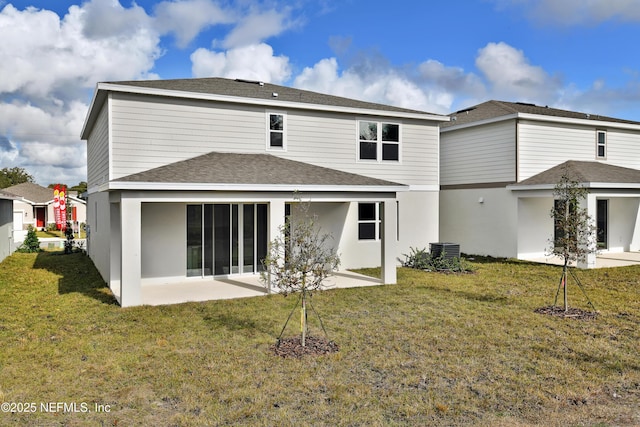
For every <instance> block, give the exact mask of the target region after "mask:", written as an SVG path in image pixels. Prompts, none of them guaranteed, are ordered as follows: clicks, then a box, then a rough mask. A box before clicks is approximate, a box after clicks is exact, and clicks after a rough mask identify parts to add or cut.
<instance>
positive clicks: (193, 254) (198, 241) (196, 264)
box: [187, 205, 202, 277]
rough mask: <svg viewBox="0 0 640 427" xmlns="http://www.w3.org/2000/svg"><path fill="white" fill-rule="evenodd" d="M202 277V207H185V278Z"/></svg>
mask: <svg viewBox="0 0 640 427" xmlns="http://www.w3.org/2000/svg"><path fill="white" fill-rule="evenodd" d="M200 275H202V205H188V206H187V277H191V276H200Z"/></svg>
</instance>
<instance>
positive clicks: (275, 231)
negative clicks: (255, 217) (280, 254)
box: [259, 200, 285, 293]
mask: <svg viewBox="0 0 640 427" xmlns="http://www.w3.org/2000/svg"><path fill="white" fill-rule="evenodd" d="M269 206H270V209H269V243H270V242H272V241H273V239H275V238H276V237H277V236H279V235H280V230H281V229H282V227H283V226H284V221H285V218H284V200H271V202H270V203H269ZM259 261H260V262H261V261H262V260H259ZM282 262H284V260H282ZM268 282H269V283H268V288H267V292H268V293H271V275H269V279H268Z"/></svg>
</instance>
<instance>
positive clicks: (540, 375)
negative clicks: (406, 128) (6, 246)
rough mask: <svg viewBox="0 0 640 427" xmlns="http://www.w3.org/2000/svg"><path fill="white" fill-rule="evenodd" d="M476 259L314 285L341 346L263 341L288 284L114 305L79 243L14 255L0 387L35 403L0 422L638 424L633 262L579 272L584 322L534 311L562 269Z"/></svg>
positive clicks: (2, 283)
mask: <svg viewBox="0 0 640 427" xmlns="http://www.w3.org/2000/svg"><path fill="white" fill-rule="evenodd" d="M473 267H474V268H475V269H476V273H475V274H467V275H446V274H438V273H425V272H420V271H414V270H408V269H399V270H398V281H399V284H398V285H393V286H377V287H368V288H356V289H337V290H330V291H326V292H322V293H317V294H316V295H314V297H313V305H314V307H315V309H316V310H318V311H319V312H320V313H321V315H322V316H323V319H322V320H323V321H324V324H325V326H326V328H327V330H328V332H329V334H330V338H331V339H333V340H335V341H336V342H337V343H338V344H339V346H340V351H339V352H338V353H334V354H330V355H327V356H322V357H305V358H302V359H284V358H280V357H277V356H275V355H273V354H272V353H271V352H270V351H269V347H270V346H271V345H272V344H273V343H274V341H275V339H276V337H277V336H278V334H279V333H280V330H281V328H282V326H283V324H284V321H285V320H286V318H287V316H288V314H289V312H290V310H291V308H292V306H293V305H294V304H295V299H294V297H288V298H283V297H282V296H279V295H273V296H268V297H256V298H248V299H238V300H226V301H212V302H207V303H188V304H180V305H173V306H163V307H138V308H128V309H122V308H119V307H118V306H117V305H115V303H114V302H113V299H112V297H111V295H110V292H109V291H108V290H107V289H106V288H105V286H104V283H102V281H101V279H100V277H99V275H98V274H97V273H96V271H95V269H94V268H93V266H92V264H91V263H90V261H89V260H88V258H86V256H84V255H83V254H79V253H78V254H72V255H61V254H57V253H40V254H14V255H12V256H11V257H9V258H7V259H6V260H5V261H4V262H3V263H2V264H0V346H1V347H0V402H3V403H9V402H11V403H13V405H12V406H13V408H14V409H15V408H18V404H22V407H21V408H22V410H24V409H25V405H24V404H28V405H27V406H26V407H27V409H34V408H33V407H31V406H30V404H31V403H35V404H36V405H35V409H36V410H35V412H33V413H7V412H4V409H3V412H2V413H0V425H25V426H27V425H29V426H32V425H45V426H63V425H64V426H87V425H96V426H114V425H117V426H130V425H154V426H174V425H176V426H191V425H195V426H209V425H257V426H281V425H300V426H304V425H320V426H336V425H338V426H342V425H344V426H359V425H367V426H386V425H411V426H414V425H443V426H452V425H453V426H455V425H477V426H538V425H539V426H584V425H586V426H637V425H640V409H639V408H640V356H639V355H638V352H639V342H640V328H639V326H640V268H638V267H625V268H618V269H606V270H594V271H580V272H578V274H579V275H580V278H581V279H582V281H583V284H584V287H585V290H586V291H587V293H588V294H589V297H590V298H591V300H592V301H593V302H594V304H595V305H596V308H598V310H600V316H599V317H598V318H597V319H596V320H588V321H580V320H575V319H559V318H553V317H550V316H544V315H540V314H536V313H534V309H536V308H538V307H541V306H545V305H548V304H550V303H551V302H553V297H554V296H555V292H556V286H557V279H558V278H559V274H560V270H559V268H556V267H549V266H541V265H533V264H528V263H518V262H501V261H488V262H478V263H474V264H473ZM365 272H368V273H371V274H377V273H378V271H377V270H366V271H365ZM569 289H570V290H571V291H572V294H571V295H570V300H569V301H570V304H571V303H573V304H572V305H574V306H578V307H581V308H588V307H587V306H586V301H585V299H584V297H583V296H582V294H581V292H580V291H579V289H578V288H577V287H575V286H573V287H570V288H569ZM310 320H311V321H312V333H313V334H318V333H320V332H319V331H321V329H320V328H319V326H318V324H317V323H314V318H313V317H311V318H310ZM291 323H292V324H295V323H296V322H291ZM295 326H296V325H292V327H291V328H290V329H288V330H287V334H288V335H293V334H296V333H297V331H296V330H295V329H296V328H295ZM74 403H75V404H76V408H75V409H76V410H77V411H78V412H72V411H70V410H72V409H74V408H73V406H72V404H74ZM52 404H53V405H52ZM64 404H66V406H67V408H66V409H67V411H66V412H65V411H64V409H65V408H64V406H63V405H64ZM42 405H44V407H43V406H42ZM56 405H58V406H56ZM95 405H102V406H100V407H99V409H100V408H102V409H103V410H102V411H101V412H97V411H96V406H95ZM3 408H6V406H3ZM45 409H49V410H50V411H51V412H49V413H47V412H45V411H44V410H45ZM84 409H86V410H87V412H82V411H83V410H84ZM107 409H108V412H107V411H106V410H107ZM53 411H55V412H53Z"/></svg>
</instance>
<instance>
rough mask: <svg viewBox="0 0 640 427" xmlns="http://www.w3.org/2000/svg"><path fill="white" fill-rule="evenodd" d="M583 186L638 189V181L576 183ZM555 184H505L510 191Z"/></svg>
mask: <svg viewBox="0 0 640 427" xmlns="http://www.w3.org/2000/svg"><path fill="white" fill-rule="evenodd" d="M578 185H579V186H580V187H583V188H590V189H619V190H640V183H636V182H583V183H579V184H578ZM555 187H556V184H511V185H507V189H508V190H512V191H535V190H554V189H555Z"/></svg>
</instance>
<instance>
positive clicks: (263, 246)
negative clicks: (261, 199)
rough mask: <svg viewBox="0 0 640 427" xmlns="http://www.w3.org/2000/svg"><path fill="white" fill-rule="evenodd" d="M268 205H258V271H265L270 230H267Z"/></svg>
mask: <svg viewBox="0 0 640 427" xmlns="http://www.w3.org/2000/svg"><path fill="white" fill-rule="evenodd" d="M267 219H268V217H267V205H266V204H258V205H256V264H257V267H258V268H257V269H256V271H264V265H263V264H262V261H263V260H264V259H265V258H266V257H267V244H268V242H269V232H268V230H267V227H268V226H267V224H268V222H267Z"/></svg>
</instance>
